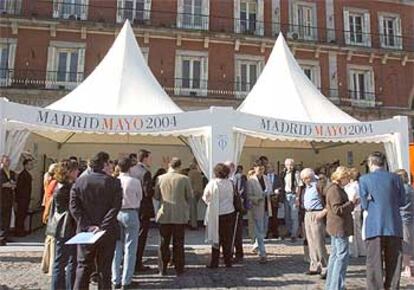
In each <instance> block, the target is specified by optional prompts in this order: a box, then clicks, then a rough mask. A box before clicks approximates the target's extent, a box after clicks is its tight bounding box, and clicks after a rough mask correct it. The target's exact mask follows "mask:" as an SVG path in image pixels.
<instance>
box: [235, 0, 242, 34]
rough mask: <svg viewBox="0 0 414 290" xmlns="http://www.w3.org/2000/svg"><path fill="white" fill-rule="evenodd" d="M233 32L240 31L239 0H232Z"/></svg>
mask: <svg viewBox="0 0 414 290" xmlns="http://www.w3.org/2000/svg"><path fill="white" fill-rule="evenodd" d="M233 13H234V15H233V17H234V32H235V33H240V0H234V12H233Z"/></svg>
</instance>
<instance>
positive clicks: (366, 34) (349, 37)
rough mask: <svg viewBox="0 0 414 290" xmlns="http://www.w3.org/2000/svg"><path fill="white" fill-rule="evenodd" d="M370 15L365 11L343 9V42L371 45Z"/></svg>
mask: <svg viewBox="0 0 414 290" xmlns="http://www.w3.org/2000/svg"><path fill="white" fill-rule="evenodd" d="M370 25H371V24H370V16H369V12H367V11H360V10H347V9H346V10H344V29H345V43H346V44H349V45H360V46H371V28H370Z"/></svg>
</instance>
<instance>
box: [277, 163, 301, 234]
mask: <svg viewBox="0 0 414 290" xmlns="http://www.w3.org/2000/svg"><path fill="white" fill-rule="evenodd" d="M281 181H282V183H283V185H282V188H283V189H284V190H285V194H286V199H285V223H286V227H287V229H288V231H289V234H290V237H291V240H292V242H295V241H296V237H297V235H298V228H299V206H298V203H299V195H298V194H297V192H298V189H299V187H300V186H301V185H302V182H301V180H300V176H299V172H298V171H297V170H296V169H295V161H294V160H293V159H291V158H287V159H286V160H285V169H284V170H283V172H282V175H281Z"/></svg>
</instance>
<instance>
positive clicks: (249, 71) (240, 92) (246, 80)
mask: <svg viewBox="0 0 414 290" xmlns="http://www.w3.org/2000/svg"><path fill="white" fill-rule="evenodd" d="M235 65H236V67H235V71H236V74H235V77H236V79H235V91H236V96H237V97H240V98H243V97H245V96H246V95H247V94H248V93H249V92H250V90H251V89H252V88H253V86H254V85H255V83H256V81H257V79H258V78H259V75H260V73H261V72H262V69H263V67H264V59H263V58H262V57H255V56H237V57H236V60H235Z"/></svg>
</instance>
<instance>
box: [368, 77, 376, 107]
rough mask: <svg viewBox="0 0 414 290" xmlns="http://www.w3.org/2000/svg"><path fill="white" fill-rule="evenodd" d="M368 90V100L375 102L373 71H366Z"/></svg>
mask: <svg viewBox="0 0 414 290" xmlns="http://www.w3.org/2000/svg"><path fill="white" fill-rule="evenodd" d="M367 79H368V88H369V89H368V90H369V93H370V94H369V99H370V100H371V101H373V102H375V80H374V71H373V70H369V71H368V78H367Z"/></svg>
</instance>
